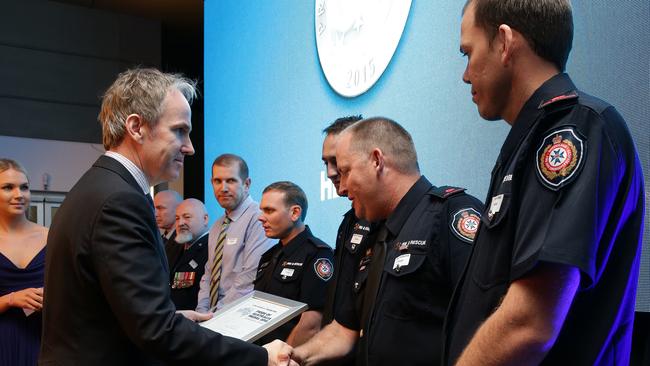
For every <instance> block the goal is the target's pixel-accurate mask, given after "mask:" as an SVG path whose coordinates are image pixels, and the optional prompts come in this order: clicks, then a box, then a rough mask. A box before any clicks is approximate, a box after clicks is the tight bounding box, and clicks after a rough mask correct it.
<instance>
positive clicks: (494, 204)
mask: <svg viewBox="0 0 650 366" xmlns="http://www.w3.org/2000/svg"><path fill="white" fill-rule="evenodd" d="M501 203H503V194H500V195H497V196H494V197H492V201H491V202H490V211H488V219H490V220H492V218H493V217H494V215H495V214H496V213H497V212H499V210H501Z"/></svg>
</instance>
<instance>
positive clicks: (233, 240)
mask: <svg viewBox="0 0 650 366" xmlns="http://www.w3.org/2000/svg"><path fill="white" fill-rule="evenodd" d="M235 244H237V238H228V239H226V245H235Z"/></svg>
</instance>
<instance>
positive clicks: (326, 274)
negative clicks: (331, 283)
mask: <svg viewBox="0 0 650 366" xmlns="http://www.w3.org/2000/svg"><path fill="white" fill-rule="evenodd" d="M314 272H316V276H318V277H320V279H321V280H323V281H328V280H329V279H330V278H332V274H334V266H333V265H332V261H330V260H329V259H328V258H318V259H316V261H315V262H314Z"/></svg>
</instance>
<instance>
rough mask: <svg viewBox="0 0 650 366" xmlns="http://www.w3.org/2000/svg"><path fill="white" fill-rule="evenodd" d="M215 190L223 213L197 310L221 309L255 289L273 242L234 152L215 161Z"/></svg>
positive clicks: (212, 232)
mask: <svg viewBox="0 0 650 366" xmlns="http://www.w3.org/2000/svg"><path fill="white" fill-rule="evenodd" d="M211 181H212V189H213V191H214V197H215V198H216V199H217V202H218V203H219V206H221V207H222V208H223V209H224V211H225V212H224V214H223V215H221V217H219V218H218V219H217V220H216V221H215V222H214V224H213V225H212V228H210V244H209V249H208V260H207V262H206V263H205V273H204V274H203V276H202V278H201V284H200V286H201V290H200V291H199V295H198V303H197V307H196V310H197V311H199V312H206V311H208V310H211V311H214V310H218V309H220V308H222V307H223V306H225V305H226V304H228V303H230V302H233V301H235V300H237V299H239V298H240V297H243V296H246V295H247V294H249V293H251V292H252V291H253V281H254V280H255V273H256V271H257V264H258V262H259V260H260V257H261V256H262V253H264V252H265V251H266V250H268V249H269V248H270V247H271V246H273V242H272V241H271V240H269V239H268V238H267V237H266V236H265V235H264V230H263V229H262V224H260V223H259V221H257V218H258V217H259V214H260V209H259V207H258V205H257V202H255V201H254V200H253V198H252V197H251V196H250V194H249V189H250V185H251V182H252V180H251V177H250V176H249V171H248V164H246V161H245V160H244V159H243V158H242V157H240V156H238V155H235V154H221V155H219V156H217V158H216V159H214V162H213V163H212V178H211Z"/></svg>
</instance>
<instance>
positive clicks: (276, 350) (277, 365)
mask: <svg viewBox="0 0 650 366" xmlns="http://www.w3.org/2000/svg"><path fill="white" fill-rule="evenodd" d="M264 348H266V351H267V352H268V354H269V363H268V366H299V365H301V364H300V363H299V362H302V360H301V359H300V358H299V357H298V355H297V354H296V353H294V349H293V347H291V346H290V345H288V344H286V343H284V342H282V341H281V340H278V339H276V340H274V341H273V342H271V343H267V344H265V345H264Z"/></svg>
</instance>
